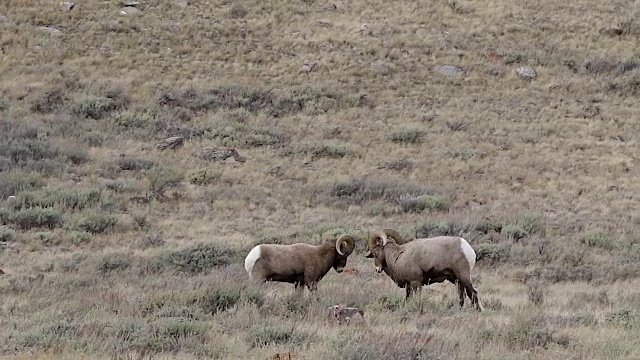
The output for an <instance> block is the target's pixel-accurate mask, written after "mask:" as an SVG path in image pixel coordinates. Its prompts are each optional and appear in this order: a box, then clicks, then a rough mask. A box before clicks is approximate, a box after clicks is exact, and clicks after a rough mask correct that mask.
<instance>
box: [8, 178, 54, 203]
mask: <svg viewBox="0 0 640 360" xmlns="http://www.w3.org/2000/svg"><path fill="white" fill-rule="evenodd" d="M44 184H45V183H44V181H43V180H42V178H41V177H40V176H37V175H35V174H24V175H2V177H0V199H6V198H7V197H8V196H12V195H14V196H15V195H17V194H18V193H20V192H23V191H31V190H34V189H37V188H41V187H42V186H44Z"/></svg>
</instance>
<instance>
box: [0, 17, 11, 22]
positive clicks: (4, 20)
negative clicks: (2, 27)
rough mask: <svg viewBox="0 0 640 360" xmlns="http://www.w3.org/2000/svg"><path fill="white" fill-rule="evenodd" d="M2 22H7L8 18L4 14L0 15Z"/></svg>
mask: <svg viewBox="0 0 640 360" xmlns="http://www.w3.org/2000/svg"><path fill="white" fill-rule="evenodd" d="M3 22H9V18H8V17H6V16H4V15H0V23H3Z"/></svg>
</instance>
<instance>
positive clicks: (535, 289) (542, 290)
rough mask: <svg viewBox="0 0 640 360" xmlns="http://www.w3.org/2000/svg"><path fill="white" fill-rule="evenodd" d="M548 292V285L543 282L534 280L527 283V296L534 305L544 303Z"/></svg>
mask: <svg viewBox="0 0 640 360" xmlns="http://www.w3.org/2000/svg"><path fill="white" fill-rule="evenodd" d="M546 293H547V289H546V286H545V285H544V284H543V283H542V282H540V281H536V280H532V281H529V282H528V283H527V298H528V299H529V301H530V302H531V303H532V304H533V305H536V306H540V305H542V304H543V303H544V297H545V295H546Z"/></svg>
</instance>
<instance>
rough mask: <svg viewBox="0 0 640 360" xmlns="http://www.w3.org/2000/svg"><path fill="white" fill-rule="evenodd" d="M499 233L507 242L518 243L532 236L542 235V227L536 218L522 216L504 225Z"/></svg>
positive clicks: (527, 215)
mask: <svg viewBox="0 0 640 360" xmlns="http://www.w3.org/2000/svg"><path fill="white" fill-rule="evenodd" d="M501 232H502V234H503V235H505V236H506V237H507V238H508V239H509V240H511V241H518V240H520V239H522V238H525V237H528V236H531V235H534V234H544V227H543V226H542V223H541V222H540V218H539V217H538V216H535V215H530V214H524V215H521V216H519V217H517V218H516V219H515V220H514V221H511V222H508V223H506V224H505V225H504V226H503V227H502V230H501Z"/></svg>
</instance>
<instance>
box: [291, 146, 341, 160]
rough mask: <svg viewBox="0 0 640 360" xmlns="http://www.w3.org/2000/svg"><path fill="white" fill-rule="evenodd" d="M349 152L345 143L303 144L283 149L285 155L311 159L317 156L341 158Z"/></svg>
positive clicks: (317, 157)
mask: <svg viewBox="0 0 640 360" xmlns="http://www.w3.org/2000/svg"><path fill="white" fill-rule="evenodd" d="M350 154H351V150H349V147H348V146H346V145H325V144H315V145H303V146H298V147H295V148H290V149H287V150H285V152H284V155H285V156H295V155H304V156H310V157H311V158H312V159H319V158H332V159H338V158H343V157H345V156H348V155H350Z"/></svg>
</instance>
